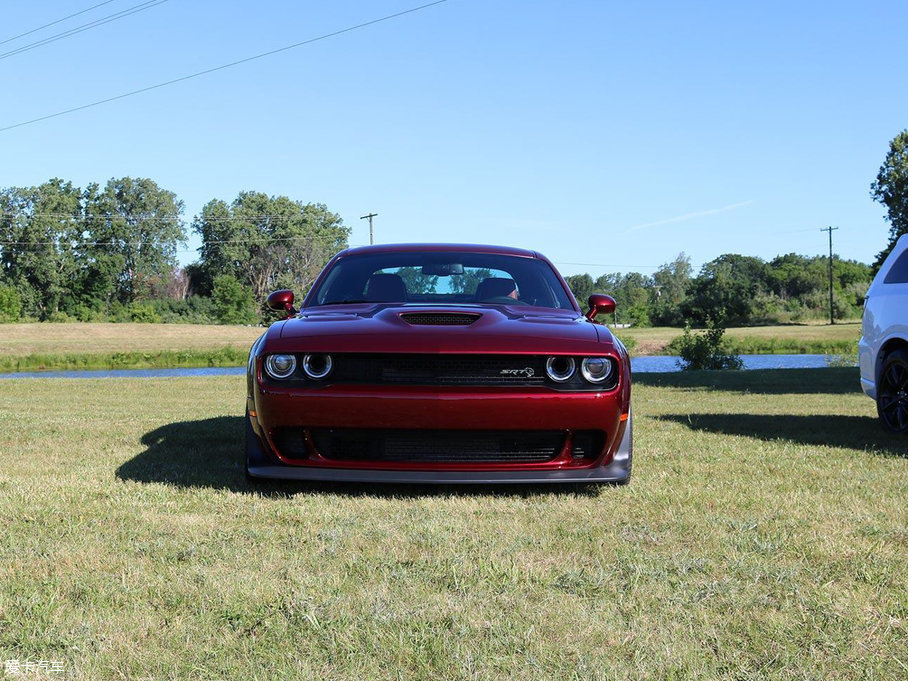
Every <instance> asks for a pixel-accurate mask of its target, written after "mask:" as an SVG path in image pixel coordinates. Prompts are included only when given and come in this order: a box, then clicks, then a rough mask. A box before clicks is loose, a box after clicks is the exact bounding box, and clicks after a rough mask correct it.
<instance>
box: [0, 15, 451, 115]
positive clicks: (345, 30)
mask: <svg viewBox="0 0 908 681" xmlns="http://www.w3.org/2000/svg"><path fill="white" fill-rule="evenodd" d="M447 1H448V0H435V2H430V3H427V4H425V5H420V6H418V7H412V8H410V9H406V10H403V11H402V12H395V13H394V14H388V15H386V16H383V17H380V18H378V19H372V20H371V21H365V22H363V23H361V24H356V25H355V26H348V27H347V28H342V29H340V30H338V31H333V32H331V33H325V34H324V35H320V36H318V37H315V38H309V39H308V40H302V41H300V42H298V43H293V44H292V45H285V46H284V47H279V48H277V49H275V50H269V51H268V52H262V53H260V54H256V55H253V56H251V57H246V58H244V59H239V60H237V61H234V62H230V63H229V64H222V65H221V66H215V67H213V68H210V69H205V70H204V71H198V72H196V73H192V74H190V75H188V76H182V77H180V78H174V79H173V80H168V81H165V82H163V83H158V84H157V85H149V86H148V87H143V88H140V89H138V90H133V91H132V92H125V93H123V94H122V95H116V96H115V97H108V98H107V99H100V100H98V101H97V102H92V103H90V104H83V105H82V106H76V107H73V108H72V109H66V110H65V111H58V112H57V113H52V114H48V115H46V116H40V117H38V118H33V119H31V120H29V121H22V122H21V123H15V124H13V125H8V126H6V127H4V128H0V132H6V131H7V130H12V129H14V128H21V127H22V126H23V125H31V124H32V123H38V122H40V121H46V120H48V119H49V118H56V117H58V116H65V115H66V114H70V113H74V112H76V111H82V110H83V109H90V108H91V107H95V106H100V105H101V104H107V103H109V102H114V101H116V100H118V99H125V98H126V97H132V96H133V95H138V94H141V93H143V92H149V91H151V90H157V89H159V88H163V87H167V86H168V85H174V84H175V83H181V82H183V81H186V80H190V79H192V78H198V77H199V76H205V75H208V74H209V73H214V72H216V71H223V70H224V69H229V68H232V67H234V66H239V65H240V64H245V63H246V62H250V61H254V60H256V59H262V58H263V57H270V56H271V55H273V54H278V53H280V52H286V51H287V50H292V49H294V48H297V47H302V46H303V45H310V44H312V43H315V42H318V41H320V40H326V39H328V38H333V37H335V36H338V35H342V34H344V33H349V32H351V31H356V30H358V29H360V28H365V27H366V26H372V25H373V24H378V23H381V22H383V21H389V20H391V19H396V18H398V17H402V16H404V15H405V14H412V13H413V12H419V11H420V10H424V9H426V8H428V7H432V6H434V5H440V4H442V3H444V2H447Z"/></svg>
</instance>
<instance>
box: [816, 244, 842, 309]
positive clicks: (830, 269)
mask: <svg viewBox="0 0 908 681" xmlns="http://www.w3.org/2000/svg"><path fill="white" fill-rule="evenodd" d="M837 229H838V227H826V228H824V229H821V230H820V231H821V232H829V323H830V324H835V317H833V316H832V233H833V232H834V231H835V230H837Z"/></svg>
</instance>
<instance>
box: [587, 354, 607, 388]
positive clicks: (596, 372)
mask: <svg viewBox="0 0 908 681" xmlns="http://www.w3.org/2000/svg"><path fill="white" fill-rule="evenodd" d="M580 373H581V374H583V377H584V378H585V379H586V380H587V381H589V382H590V383H602V382H603V381H604V380H605V379H607V378H608V377H609V376H611V375H612V363H611V362H610V361H609V360H608V359H606V358H605V357H584V359H583V362H581V363H580Z"/></svg>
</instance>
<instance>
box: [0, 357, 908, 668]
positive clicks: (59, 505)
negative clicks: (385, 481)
mask: <svg viewBox="0 0 908 681" xmlns="http://www.w3.org/2000/svg"><path fill="white" fill-rule="evenodd" d="M857 379H858V377H857V372H856V370H854V369H825V370H817V371H775V372H771V371H766V372H731V373H690V374H671V375H657V374H649V375H647V374H640V375H637V376H636V377H635V381H636V383H635V388H634V390H635V392H634V413H635V468H634V479H633V481H632V483H631V484H630V485H629V486H627V487H602V488H599V487H587V486H580V487H533V488H506V489H488V488H476V489H472V488H469V489H463V488H440V489H436V488H426V487H415V488H411V487H383V486H368V485H365V486H340V485H300V484H267V483H266V484H260V485H257V486H253V487H250V486H249V485H248V484H247V483H246V481H245V479H244V477H243V474H242V469H241V466H240V455H241V440H242V433H243V423H242V419H241V417H240V413H241V409H242V403H243V379H242V377H209V378H193V379H118V380H103V379H92V380H65V379H46V380H40V381H39V380H6V381H0V413H2V414H3V415H4V427H3V428H2V429H0V518H3V519H4V520H3V524H2V530H0V659H3V660H7V659H19V660H23V661H24V660H26V659H32V660H61V661H63V662H64V664H65V669H66V673H65V674H63V675H55V676H52V678H67V679H78V680H89V679H91V680H95V679H118V678H127V679H142V678H144V679H196V678H198V679H220V678H223V679H282V678H286V679H301V678H306V679H338V680H343V679H351V680H353V679H356V680H360V679H438V678H446V679H448V678H450V679H546V680H548V679H599V678H602V679H704V680H705V679H710V680H713V679H736V680H737V679H786V680H787V679H792V680H794V679H799V680H800V679H898V678H906V676H908V579H906V578H905V575H906V564H908V529H906V528H908V506H906V504H905V499H906V498H908V457H906V448H908V442H906V440H905V439H904V438H896V437H893V436H889V435H886V434H885V433H883V432H882V431H881V430H880V429H879V427H878V426H877V424H876V422H875V419H874V407H873V403H872V402H871V401H870V400H868V399H867V398H866V397H864V396H863V395H861V394H860V393H859V391H858V389H857Z"/></svg>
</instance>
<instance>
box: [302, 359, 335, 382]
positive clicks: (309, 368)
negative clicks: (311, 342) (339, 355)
mask: <svg viewBox="0 0 908 681" xmlns="http://www.w3.org/2000/svg"><path fill="white" fill-rule="evenodd" d="M333 366H334V360H332V359H331V355H306V356H305V357H303V372H304V373H305V374H306V376H308V377H309V378H312V379H314V380H316V381H318V380H321V379H323V378H324V377H325V376H327V375H328V374H330V373H331V369H332V367H333Z"/></svg>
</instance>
